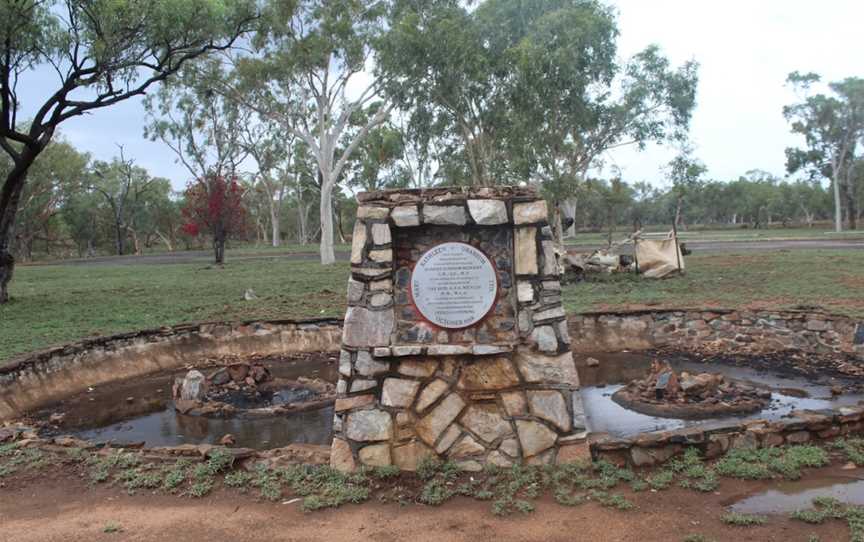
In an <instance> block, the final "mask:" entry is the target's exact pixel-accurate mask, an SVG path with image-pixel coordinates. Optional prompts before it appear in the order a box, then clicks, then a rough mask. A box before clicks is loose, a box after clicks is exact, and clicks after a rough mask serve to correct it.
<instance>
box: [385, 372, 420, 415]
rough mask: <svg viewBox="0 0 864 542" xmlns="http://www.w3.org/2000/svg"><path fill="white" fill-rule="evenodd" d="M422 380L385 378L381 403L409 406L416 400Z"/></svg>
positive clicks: (393, 405)
mask: <svg viewBox="0 0 864 542" xmlns="http://www.w3.org/2000/svg"><path fill="white" fill-rule="evenodd" d="M419 388H420V382H418V381H416V380H404V379H401V378H385V379H384V387H383V389H382V391H381V404H383V405H384V406H392V407H402V408H404V407H408V406H411V403H412V402H414V397H415V396H416V395H417V390H418V389H419Z"/></svg>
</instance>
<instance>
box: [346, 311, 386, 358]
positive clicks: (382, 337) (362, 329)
mask: <svg viewBox="0 0 864 542" xmlns="http://www.w3.org/2000/svg"><path fill="white" fill-rule="evenodd" d="M393 324H394V317H393V309H383V310H375V311H373V310H369V309H367V308H364V307H348V310H347V311H346V312H345V325H344V327H343V329H342V344H344V345H345V346H353V347H358V348H371V347H375V346H389V344H390V334H391V333H392V332H393Z"/></svg>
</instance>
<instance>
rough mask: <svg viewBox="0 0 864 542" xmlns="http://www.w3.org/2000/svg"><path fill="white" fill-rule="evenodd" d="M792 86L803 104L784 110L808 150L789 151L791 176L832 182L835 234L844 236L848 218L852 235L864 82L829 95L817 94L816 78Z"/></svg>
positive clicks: (844, 84)
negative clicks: (801, 172) (806, 174)
mask: <svg viewBox="0 0 864 542" xmlns="http://www.w3.org/2000/svg"><path fill="white" fill-rule="evenodd" d="M786 81H787V83H789V84H791V85H792V86H793V87H794V88H795V89H796V90H797V91H799V92H800V93H802V97H801V99H800V101H798V102H796V103H794V104H791V105H787V106H786V107H784V108H783V116H784V117H786V120H787V121H789V122H790V123H791V128H792V132H793V133H796V134H799V135H801V136H803V137H804V142H805V147H804V148H794V147H790V148H787V149H786V168H787V169H788V171H789V172H790V173H793V172H795V171H798V170H802V169H806V170H809V171H810V173H811V174H812V175H815V176H817V177H818V176H822V177H827V178H828V179H830V180H831V184H832V191H833V195H834V229H835V231H838V232H839V231H842V229H843V212H842V209H843V207H844V204H845V207H846V219H847V220H848V222H849V228H850V229H853V230H854V229H856V227H857V215H858V210H857V196H856V193H855V192H856V188H857V186H856V184H857V183H856V180H857V178H856V176H855V171H854V168H853V167H852V165H853V164H854V162H855V160H856V158H857V154H856V153H857V151H858V149H859V146H860V145H861V143H862V138H864V79H861V78H857V77H848V78H846V79H844V80H842V81H835V82H832V83H829V84H828V90H830V94H822V93H819V94H814V93H812V92H811V87H812V86H813V85H814V84H816V83H818V82H819V81H820V77H819V76H818V75H817V74H815V73H807V74H801V73H799V72H793V73H791V74H789V77H788V78H787V80H786Z"/></svg>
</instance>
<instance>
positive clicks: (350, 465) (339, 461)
mask: <svg viewBox="0 0 864 542" xmlns="http://www.w3.org/2000/svg"><path fill="white" fill-rule="evenodd" d="M330 467H331V468H333V469H335V470H338V471H340V472H354V470H356V468H357V464H356V463H355V462H354V455H353V454H352V453H351V446H349V445H348V443H347V442H345V441H344V440H343V439H341V438H334V439H333V444H332V445H331V446H330Z"/></svg>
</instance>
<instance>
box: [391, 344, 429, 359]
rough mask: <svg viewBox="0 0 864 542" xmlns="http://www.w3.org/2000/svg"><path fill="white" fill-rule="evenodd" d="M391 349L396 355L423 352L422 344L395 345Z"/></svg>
mask: <svg viewBox="0 0 864 542" xmlns="http://www.w3.org/2000/svg"><path fill="white" fill-rule="evenodd" d="M390 350H391V352H392V355H393V356H394V357H403V356H419V355H420V354H422V353H423V347H422V346H394V347H393V348H391V349H390Z"/></svg>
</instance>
